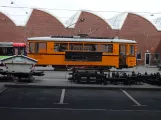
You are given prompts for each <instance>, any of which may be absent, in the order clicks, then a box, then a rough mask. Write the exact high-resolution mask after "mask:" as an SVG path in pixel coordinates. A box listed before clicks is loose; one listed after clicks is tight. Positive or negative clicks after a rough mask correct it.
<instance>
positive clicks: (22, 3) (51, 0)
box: [0, 0, 161, 25]
mask: <svg viewBox="0 0 161 120" xmlns="http://www.w3.org/2000/svg"><path fill="white" fill-rule="evenodd" d="M11 1H13V3H14V4H11ZM0 6H1V7H0V11H1V12H3V13H5V14H6V15H7V16H9V17H10V18H11V19H12V20H13V21H14V22H15V23H16V24H17V25H24V24H25V23H26V21H27V19H28V16H29V15H30V13H31V11H32V9H22V8H8V7H7V8H6V7H2V6H11V7H12V6H13V7H29V8H48V9H53V10H48V9H44V11H46V12H48V13H50V14H52V15H53V16H56V17H57V18H59V19H60V20H61V21H62V22H65V21H66V20H67V19H69V17H71V16H72V15H74V14H75V13H76V12H77V10H91V11H97V12H95V13H97V14H99V15H100V16H102V17H103V18H104V19H109V18H111V17H113V16H115V15H117V14H119V12H150V13H154V16H150V15H151V14H150V13H147V14H146V17H147V18H148V19H154V18H157V17H161V0H0ZM56 9H59V10H56ZM60 9H66V10H60ZM98 11H99V12H98ZM109 11H117V12H109ZM26 12H28V14H26ZM155 13H160V14H155Z"/></svg>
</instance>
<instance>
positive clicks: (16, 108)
mask: <svg viewBox="0 0 161 120" xmlns="http://www.w3.org/2000/svg"><path fill="white" fill-rule="evenodd" d="M0 109H14V110H67V111H110V112H159V113H161V110H131V109H127V110H117V109H116V110H115V109H79V108H23V107H0Z"/></svg>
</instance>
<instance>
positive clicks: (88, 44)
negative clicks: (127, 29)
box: [28, 36, 137, 69]
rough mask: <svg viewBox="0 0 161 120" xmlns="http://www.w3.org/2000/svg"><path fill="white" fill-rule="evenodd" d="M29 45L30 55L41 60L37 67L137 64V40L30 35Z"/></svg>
mask: <svg viewBox="0 0 161 120" xmlns="http://www.w3.org/2000/svg"><path fill="white" fill-rule="evenodd" d="M28 45H29V53H28V57H31V58H34V59H36V60H38V63H37V65H38V66H48V65H52V67H54V68H55V69H59V68H67V69H69V68H71V67H74V66H87V67H96V68H111V67H115V68H118V69H119V68H130V67H135V66H136V48H137V43H136V41H135V40H125V39H108V38H94V37H93V38H83V37H80V36H72V37H65V36H50V37H31V38H28Z"/></svg>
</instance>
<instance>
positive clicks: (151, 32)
mask: <svg viewBox="0 0 161 120" xmlns="http://www.w3.org/2000/svg"><path fill="white" fill-rule="evenodd" d="M74 17H77V19H75V18H74ZM72 19H73V20H72ZM81 19H83V22H81V21H80V20H81ZM66 24H67V26H68V27H67V28H66V26H65V25H64V24H63V23H61V22H60V21H59V20H58V19H57V18H56V17H54V16H52V15H50V14H48V13H46V12H44V11H41V10H35V9H34V10H33V11H32V13H31V16H30V17H29V20H28V21H27V24H26V25H25V26H16V25H15V24H14V22H13V21H12V20H11V19H9V17H7V16H6V15H4V14H2V13H0V28H1V29H0V42H12V41H13V42H25V41H26V39H27V37H35V36H51V35H67V36H68V35H75V34H78V33H89V36H95V37H116V36H118V38H123V39H133V40H136V41H137V42H138V63H139V64H143V65H144V63H145V58H146V57H145V56H146V55H147V54H149V53H152V54H155V56H154V60H156V59H157V56H158V55H160V54H161V48H160V46H161V32H160V31H159V30H157V28H156V27H155V26H154V24H152V23H151V22H150V21H148V20H147V19H145V18H144V17H142V16H139V15H136V14H134V13H123V14H120V15H118V16H116V17H114V18H111V19H109V20H105V19H103V18H102V17H100V16H98V15H96V14H94V13H92V12H87V11H80V12H77V13H76V14H75V15H74V16H73V17H71V18H70V19H69V20H68V21H67V22H66ZM92 31H94V32H92ZM147 51H148V53H147ZM151 61H152V60H151Z"/></svg>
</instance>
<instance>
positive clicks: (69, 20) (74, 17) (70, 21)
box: [65, 11, 82, 28]
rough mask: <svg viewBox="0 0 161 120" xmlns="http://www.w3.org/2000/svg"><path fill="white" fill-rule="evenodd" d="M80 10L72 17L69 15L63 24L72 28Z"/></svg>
mask: <svg viewBox="0 0 161 120" xmlns="http://www.w3.org/2000/svg"><path fill="white" fill-rule="evenodd" d="M81 12H82V11H78V12H76V13H75V14H74V15H73V16H72V17H70V18H69V19H68V20H67V21H66V22H65V26H66V27H68V28H74V27H75V23H76V22H77V21H78V19H79V16H80V14H81Z"/></svg>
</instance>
